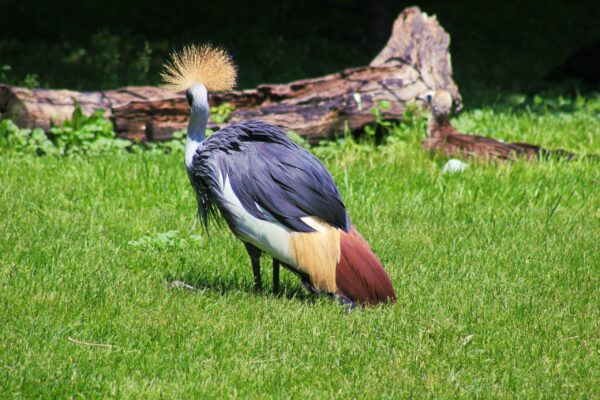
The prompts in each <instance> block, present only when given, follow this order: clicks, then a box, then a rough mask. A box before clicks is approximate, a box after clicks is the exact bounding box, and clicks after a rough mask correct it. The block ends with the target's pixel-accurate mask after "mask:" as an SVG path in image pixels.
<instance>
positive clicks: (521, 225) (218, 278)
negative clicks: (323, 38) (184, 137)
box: [0, 109, 600, 399]
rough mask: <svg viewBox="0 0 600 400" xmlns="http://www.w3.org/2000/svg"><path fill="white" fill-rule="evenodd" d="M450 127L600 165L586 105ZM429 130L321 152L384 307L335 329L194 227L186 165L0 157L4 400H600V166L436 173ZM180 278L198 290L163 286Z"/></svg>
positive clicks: (593, 115)
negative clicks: (383, 281) (385, 287)
mask: <svg viewBox="0 0 600 400" xmlns="http://www.w3.org/2000/svg"><path fill="white" fill-rule="evenodd" d="M456 124H457V126H458V127H460V128H462V129H468V130H471V131H478V132H480V133H483V134H493V135H494V136H496V137H498V138H503V139H510V140H529V141H531V142H535V143H543V144H545V145H547V146H549V147H551V148H557V147H563V148H567V149H570V150H573V151H578V152H596V153H600V123H599V122H598V111H597V110H595V111H594V110H591V111H590V110H587V111H586V110H584V111H573V110H569V111H561V110H560V109H559V110H554V111H543V110H542V111H539V112H527V111H522V112H508V111H502V110H498V109H496V110H495V111H492V110H474V111H468V112H466V113H464V114H463V115H462V116H461V117H460V118H459V120H458V121H457V122H456ZM422 128H423V122H422V121H420V122H419V123H417V124H415V125H414V126H412V127H410V126H408V127H407V126H401V127H399V128H397V129H396V130H395V133H394V134H393V135H392V137H390V139H389V142H390V143H388V144H386V145H382V146H379V147H374V146H372V145H357V144H353V143H350V144H348V143H346V144H339V145H336V146H334V147H325V148H319V149H317V152H318V154H319V155H320V156H322V157H323V158H324V160H325V162H326V164H327V166H328V167H329V168H330V170H331V171H332V173H333V175H334V176H335V178H336V181H337V182H338V185H339V188H340V191H341V193H342V196H343V198H344V199H345V202H346V205H347V208H348V210H349V213H350V216H351V218H352V220H353V222H354V223H355V225H356V226H357V227H358V229H359V230H360V231H361V232H362V233H363V235H364V236H365V237H366V238H367V240H368V241H369V242H370V244H371V245H372V247H373V249H374V251H375V252H376V253H377V254H378V255H379V257H380V258H381V260H382V262H383V264H384V266H385V268H386V269H387V271H388V272H389V274H390V275H391V278H392V281H393V283H394V285H395V288H396V292H397V295H398V303H397V304H396V305H394V306H388V307H378V308H372V309H365V310H358V311H355V312H352V313H350V314H345V313H344V312H343V309H342V308H341V307H340V306H339V305H338V304H337V303H336V302H335V301H332V300H331V299H329V298H326V297H311V296H309V295H307V294H305V293H304V292H303V290H302V289H301V285H300V282H299V281H298V280H297V279H296V278H295V277H294V276H292V274H291V273H289V272H285V271H284V272H282V279H283V282H282V286H283V291H282V293H281V295H279V296H274V295H272V294H271V293H270V289H271V285H270V277H271V275H270V261H269V260H268V259H267V258H264V259H263V272H264V278H263V279H264V280H265V282H266V283H267V284H266V285H265V286H266V288H265V291H264V292H263V293H260V294H255V293H254V292H253V290H252V272H251V267H250V264H249V259H248V257H247V256H246V254H245V251H244V249H243V245H242V244H241V243H240V242H239V241H237V240H236V239H234V238H233V236H232V235H231V234H230V233H229V232H227V231H226V230H225V229H222V230H217V229H214V228H211V229H210V230H209V233H210V235H209V236H207V235H206V233H205V232H204V231H203V230H202V229H200V227H199V226H197V227H196V228H195V229H194V230H191V227H192V225H193V221H194V212H195V199H194V197H193V194H192V190H191V188H190V186H189V184H188V182H187V176H186V174H185V169H184V166H183V160H182V155H181V154H172V155H157V154H148V153H146V154H137V155H136V154H124V155H106V156H99V157H92V158H89V159H69V158H53V157H40V158H31V157H22V156H18V155H6V154H4V155H2V154H1V153H0V254H1V258H0V397H3V398H5V397H27V398H35V397H42V398H67V397H86V398H87V397H102V398H105V397H118V398H131V397H134V398H136V397H137V398H177V397H180V398H223V397H240V398H267V397H277V398H288V397H289V398H318V399H322V398H334V397H335V398H390V397H396V398H407V397H419V398H421V397H437V398H440V397H446V398H448V397H462V396H465V397H515V396H518V397H527V398H545V397H566V398H594V397H596V398H597V397H598V396H600V251H599V247H600V161H599V160H598V159H580V160H576V161H573V162H564V161H556V160H548V161H534V162H531V163H526V162H524V161H517V162H512V163H488V162H483V161H469V164H470V165H469V168H468V169H467V171H465V172H464V173H462V174H458V175H444V174H441V172H440V171H441V166H442V165H443V163H444V162H445V160H444V159H436V158H432V157H430V155H428V154H425V153H424V152H423V151H422V150H421V149H420V148H419V145H418V140H419V136H422V135H423V130H422ZM174 279H179V280H183V281H185V282H188V283H190V284H193V285H195V286H197V287H199V288H200V290H199V291H197V292H192V291H187V290H183V289H174V290H169V289H168V283H169V282H171V281H172V280H174Z"/></svg>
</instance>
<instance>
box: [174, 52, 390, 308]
mask: <svg viewBox="0 0 600 400" xmlns="http://www.w3.org/2000/svg"><path fill="white" fill-rule="evenodd" d="M236 75H237V71H236V67H235V65H234V64H233V62H232V59H231V56H230V55H229V54H228V53H227V52H226V51H225V50H224V49H222V48H219V47H214V46H211V45H202V46H196V45H192V46H186V47H184V48H183V50H182V51H181V52H174V53H172V54H171V58H170V61H168V62H167V63H166V64H165V69H164V71H163V73H162V78H163V81H164V84H163V85H164V87H165V88H167V89H168V90H171V91H172V92H174V93H179V92H185V95H186V99H187V102H188V104H189V107H190V118H189V123H188V128H187V138H186V144H185V166H186V170H187V174H188V177H189V180H190V183H191V185H192V187H193V189H194V192H195V194H196V199H197V203H198V215H199V216H200V218H201V220H202V221H203V223H204V225H205V226H206V225H207V221H208V220H209V219H210V218H215V217H217V216H218V215H219V214H220V215H221V216H222V217H223V218H224V220H225V221H226V223H227V225H228V226H229V228H230V229H231V231H232V232H233V233H234V235H235V236H236V237H237V238H239V239H240V240H241V241H242V242H243V243H244V245H245V247H246V250H247V252H248V255H249V256H250V260H251V264H252V270H253V274H254V286H255V289H256V290H257V291H258V290H261V287H262V282H261V272H260V256H261V254H262V253H263V252H264V253H267V254H269V255H271V256H272V257H273V272H274V273H273V280H274V285H273V286H274V288H275V289H277V288H278V287H279V268H280V265H281V264H282V265H283V266H284V267H286V268H287V269H288V270H290V271H292V272H294V273H295V274H297V275H298V276H299V277H300V279H301V282H302V284H303V285H304V287H305V288H306V289H307V290H308V291H309V292H311V293H327V294H329V295H332V296H335V297H337V298H338V299H339V300H340V301H341V302H342V303H344V304H349V305H351V306H355V305H357V304H361V305H362V304H369V305H372V304H377V303H382V302H394V301H395V300H396V295H395V292H394V289H393V287H392V283H391V281H390V278H389V276H388V274H387V273H386V272H385V270H384V269H383V267H382V266H381V263H380V262H379V260H378V259H377V257H376V256H375V254H373V252H372V251H371V249H370V247H369V245H368V244H367V242H366V241H365V240H364V239H363V237H362V236H361V235H360V233H359V232H358V231H357V229H356V228H355V227H354V226H353V225H352V224H351V222H350V219H349V217H348V214H347V212H346V208H345V206H344V202H343V201H342V199H341V197H340V194H339V192H338V189H337V187H336V185H335V183H334V180H333V177H332V176H331V174H330V173H329V171H328V170H327V169H326V168H325V166H324V165H323V163H322V162H321V161H320V160H319V159H318V158H317V157H315V156H314V155H313V154H312V153H310V152H309V151H307V150H306V149H304V148H302V147H301V146H299V145H297V144H296V143H295V142H293V141H292V140H290V139H289V138H288V137H287V134H286V132H285V131H284V130H283V129H282V128H280V127H278V126H275V125H272V124H268V123H266V122H262V121H254V120H250V121H244V122H241V123H236V124H232V125H230V126H228V127H225V128H223V129H221V130H219V131H217V132H216V133H215V134H213V135H212V136H210V137H208V138H206V134H205V131H206V125H207V121H208V118H209V111H210V107H209V102H208V96H209V93H210V92H213V93H214V92H221V91H227V90H230V89H232V88H233V86H234V85H235V80H236Z"/></svg>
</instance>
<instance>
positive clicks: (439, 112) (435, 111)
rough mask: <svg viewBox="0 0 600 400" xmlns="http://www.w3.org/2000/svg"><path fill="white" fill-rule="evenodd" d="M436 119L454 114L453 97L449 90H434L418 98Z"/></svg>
mask: <svg viewBox="0 0 600 400" xmlns="http://www.w3.org/2000/svg"><path fill="white" fill-rule="evenodd" d="M418 99H419V100H421V101H423V102H424V103H425V105H426V107H427V109H428V110H429V112H431V115H432V116H434V117H442V116H448V115H449V114H450V112H452V95H451V94H450V92H449V91H447V90H442V89H438V90H434V91H431V92H427V93H424V94H422V95H421V96H419V97H418Z"/></svg>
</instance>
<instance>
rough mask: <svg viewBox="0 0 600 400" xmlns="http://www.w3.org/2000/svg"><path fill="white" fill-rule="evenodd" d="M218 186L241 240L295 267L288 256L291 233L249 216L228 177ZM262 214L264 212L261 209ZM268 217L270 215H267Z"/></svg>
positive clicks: (275, 222)
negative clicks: (238, 230) (241, 233)
mask: <svg viewBox="0 0 600 400" xmlns="http://www.w3.org/2000/svg"><path fill="white" fill-rule="evenodd" d="M218 176H219V177H221V179H220V180H219V185H220V189H221V193H222V195H223V198H224V199H225V200H226V202H227V204H224V207H226V208H227V210H228V211H229V212H230V213H231V214H232V215H233V216H234V218H235V220H236V224H237V226H238V227H239V229H240V230H241V231H242V232H244V233H245V235H244V237H243V239H244V240H246V241H248V242H250V243H252V244H253V245H254V246H256V247H258V248H259V249H261V250H262V251H264V252H267V253H269V254H271V255H272V256H273V257H275V258H276V259H278V260H280V261H281V262H283V263H286V264H290V265H295V262H294V260H293V259H292V256H291V254H290V236H291V234H292V231H291V230H290V229H288V228H287V227H285V226H284V225H282V224H280V223H279V222H277V221H275V219H274V218H272V217H271V219H272V220H271V221H265V220H262V219H259V218H256V217H255V216H253V215H252V214H250V213H249V212H248V211H247V210H246V209H245V208H244V206H243V205H242V203H241V201H240V199H238V197H237V196H236V194H235V193H234V191H233V188H232V187H231V183H230V182H229V177H227V176H225V177H224V179H223V178H222V175H221V173H219V174H218ZM261 211H262V212H265V211H264V210H263V209H262V208H261ZM269 216H270V215H269Z"/></svg>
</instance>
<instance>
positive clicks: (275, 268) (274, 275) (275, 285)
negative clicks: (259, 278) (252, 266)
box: [273, 258, 279, 294]
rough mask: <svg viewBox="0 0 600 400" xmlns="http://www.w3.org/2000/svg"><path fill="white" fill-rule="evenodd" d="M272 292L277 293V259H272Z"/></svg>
mask: <svg viewBox="0 0 600 400" xmlns="http://www.w3.org/2000/svg"><path fill="white" fill-rule="evenodd" d="M273 293H275V294H277V293H279V260H277V259H275V258H274V259H273Z"/></svg>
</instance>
